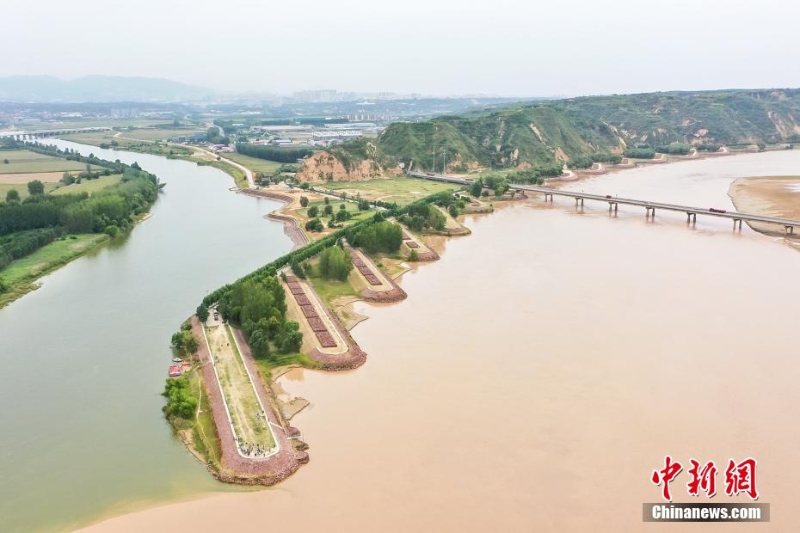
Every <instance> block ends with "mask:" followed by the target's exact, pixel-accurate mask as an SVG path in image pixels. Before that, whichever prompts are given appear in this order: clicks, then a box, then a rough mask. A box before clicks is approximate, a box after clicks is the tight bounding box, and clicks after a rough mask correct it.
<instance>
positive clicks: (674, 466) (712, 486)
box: [650, 455, 758, 502]
mask: <svg viewBox="0 0 800 533" xmlns="http://www.w3.org/2000/svg"><path fill="white" fill-rule="evenodd" d="M689 463H690V464H691V468H689V470H688V473H689V477H690V479H689V482H688V483H687V484H686V490H687V492H688V493H689V495H691V496H699V495H700V492H704V493H705V495H706V497H707V498H713V497H714V495H715V494H716V493H717V466H716V465H715V464H714V461H708V462H707V463H705V464H701V463H700V462H699V461H697V460H696V459H690V460H689ZM757 466H758V462H757V461H756V460H755V459H753V458H752V457H748V458H747V459H745V460H744V461H742V462H740V463H737V462H736V461H734V460H733V459H729V460H728V466H727V468H726V469H725V494H727V495H728V496H736V495H737V494H739V493H744V494H747V495H748V496H749V497H750V499H751V500H757V499H758V489H757V488H756V469H757ZM682 471H683V465H682V464H681V463H679V462H677V461H675V460H673V459H672V456H671V455H667V456H665V457H664V468H662V469H660V470H653V474H652V475H651V476H650V481H652V483H653V485H655V486H657V487H661V497H662V498H664V499H665V500H666V501H668V502H671V501H672V492H671V490H670V483H672V481H674V480H675V478H677V477H678V475H679V474H680V473H681V472H682Z"/></svg>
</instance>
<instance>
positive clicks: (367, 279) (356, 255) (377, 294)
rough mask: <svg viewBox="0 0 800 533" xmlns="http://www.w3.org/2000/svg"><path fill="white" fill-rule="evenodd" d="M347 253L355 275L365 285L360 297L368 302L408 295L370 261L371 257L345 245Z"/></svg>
mask: <svg viewBox="0 0 800 533" xmlns="http://www.w3.org/2000/svg"><path fill="white" fill-rule="evenodd" d="M345 249H346V251H347V253H349V254H350V258H351V259H352V261H353V266H354V267H356V268H355V275H357V276H358V277H359V278H361V279H362V280H363V282H364V283H363V284H364V285H365V286H366V288H364V289H363V290H362V291H361V297H362V298H364V299H365V300H367V301H370V302H380V303H390V302H399V301H400V300H405V299H406V298H407V297H408V295H407V294H406V291H404V290H403V289H401V288H400V286H399V285H397V283H395V281H394V280H393V279H392V278H391V277H389V276H388V275H386V274H385V273H384V272H382V271H381V269H379V268H378V267H377V265H375V263H373V262H372V259H370V258H369V257H367V256H366V255H365V254H363V253H362V252H361V251H360V250H356V249H355V248H353V247H351V246H349V245H347V246H346V247H345Z"/></svg>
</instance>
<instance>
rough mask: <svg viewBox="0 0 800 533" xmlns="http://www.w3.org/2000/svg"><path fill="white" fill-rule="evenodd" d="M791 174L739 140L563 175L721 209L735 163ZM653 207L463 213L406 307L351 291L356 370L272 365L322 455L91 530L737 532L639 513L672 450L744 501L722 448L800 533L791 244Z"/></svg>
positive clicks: (795, 261) (414, 277) (533, 206)
mask: <svg viewBox="0 0 800 533" xmlns="http://www.w3.org/2000/svg"><path fill="white" fill-rule="evenodd" d="M798 168H800V152H797V153H789V152H787V153H770V154H758V155H746V156H745V155H743V156H737V157H731V158H726V159H719V160H705V161H692V162H682V163H678V164H674V165H668V166H663V167H652V168H646V169H637V170H631V171H626V172H622V173H618V174H614V175H609V176H604V177H598V178H596V179H594V180H591V181H587V182H580V183H576V184H573V185H571V188H573V189H577V190H581V189H583V190H586V191H587V192H588V191H589V190H592V191H595V192H598V193H603V194H612V195H613V194H618V195H620V196H629V197H643V198H650V199H653V200H662V201H673V202H683V203H687V204H690V205H691V204H694V205H698V206H701V207H711V206H715V207H718V208H728V209H730V208H731V207H732V206H731V204H730V201H729V199H728V198H727V195H726V193H727V189H728V185H729V183H730V182H731V180H732V179H733V178H736V177H740V176H746V175H768V174H773V175H786V174H791V173H792V172H796V170H797V169H798ZM644 218H645V217H644V210H641V211H640V210H638V209H635V208H623V210H622V211H621V212H620V214H619V216H618V217H616V218H614V217H609V215H608V213H607V210H606V208H605V207H604V206H603V205H602V204H596V205H595V206H594V209H593V208H592V206H590V205H589V204H587V205H586V210H585V212H584V213H582V214H581V213H578V212H575V210H574V208H573V207H572V205H571V202H570V201H569V200H567V201H564V202H559V201H558V200H556V202H555V204H554V205H553V206H552V207H551V206H549V205H548V206H545V205H544V204H543V203H542V202H541V200H538V199H532V200H530V201H527V202H524V203H518V204H516V205H514V206H511V207H506V208H503V209H500V210H499V211H498V212H496V213H494V214H492V215H486V216H478V217H473V218H468V219H467V220H468V221H467V224H468V225H469V226H470V228H471V229H472V230H473V234H472V235H471V236H469V237H463V238H457V239H451V240H449V241H448V242H447V243H446V245H445V246H446V249H445V250H444V251H443V253H442V254H441V255H442V259H441V260H440V261H438V262H436V263H433V264H429V265H424V266H421V267H419V269H418V270H416V271H412V272H410V273H408V274H406V275H405V276H404V277H403V279H402V286H403V288H404V289H405V290H406V291H407V292H408V294H409V298H408V300H407V301H404V302H401V303H399V304H396V305H388V306H370V305H366V304H359V305H358V306H357V310H358V311H359V312H363V313H365V314H367V315H369V316H370V319H369V320H367V321H365V322H363V323H361V324H360V325H358V326H357V327H356V328H355V329H354V330H353V333H354V336H355V338H356V340H357V341H358V342H359V343H360V344H361V346H362V347H363V348H364V349H365V350H366V351H367V352H368V353H369V358H368V360H367V363H366V365H365V366H364V367H362V368H360V369H358V370H356V371H354V372H349V373H342V374H325V373H319V372H311V371H303V370H297V371H292V372H290V373H289V374H287V375H286V376H285V377H284V378H282V379H281V385H282V387H283V388H284V389H286V390H288V391H289V392H291V393H293V394H297V395H301V396H303V397H305V398H307V399H309V400H310V401H311V402H312V405H311V407H310V408H309V409H308V410H307V411H304V412H303V413H301V414H300V415H298V416H297V418H295V419H294V421H293V423H294V425H296V426H298V427H299V428H300V429H301V430H302V431H303V434H304V437H305V439H306V440H307V442H308V443H310V445H311V449H310V454H311V462H310V463H309V465H307V466H305V467H303V468H302V469H301V470H300V471H299V472H298V473H297V474H296V475H295V476H293V477H292V478H290V479H289V480H288V481H286V482H285V483H283V484H281V485H280V486H278V487H277V488H275V489H272V490H266V491H262V492H254V493H247V494H230V493H229V494H221V495H217V496H213V497H211V498H206V499H202V500H199V501H195V502H187V503H180V504H176V505H170V506H166V507H162V508H156V509H151V510H148V511H145V512H141V513H136V514H132V515H129V516H123V517H119V518H117V519H114V520H111V521H108V522H105V523H101V524H98V525H97V526H95V527H93V528H91V531H98V532H106V531H108V532H121V531H126V532H127V531H146V530H157V529H159V528H162V529H167V528H169V529H172V530H176V531H177V530H181V531H230V530H242V531H245V530H251V529H252V527H253V524H263V525H264V527H265V528H267V527H269V528H270V529H274V530H283V529H291V530H293V531H398V532H399V531H576V532H585V531H590V530H591V531H609V532H619V531H639V530H641V531H645V530H646V531H670V532H674V531H685V530H687V529H700V528H702V529H703V530H708V529H713V530H718V529H726V530H727V529H730V528H731V526H729V525H727V524H726V525H724V526H721V527H719V528H717V527H714V524H703V525H701V526H700V528H691V527H688V526H687V525H686V524H681V525H677V524H662V525H659V524H646V525H645V524H642V522H641V513H642V507H641V505H642V503H644V502H657V501H659V499H660V489H659V488H658V487H655V486H653V485H652V484H651V482H650V474H651V472H652V471H653V469H656V468H661V467H662V466H663V458H664V455H666V454H671V455H673V456H674V457H675V458H676V459H678V460H680V461H681V462H683V463H684V464H688V461H689V459H690V458H697V459H700V460H702V461H706V460H714V461H716V463H717V465H718V466H719V467H720V470H721V473H720V477H719V478H718V479H717V482H718V490H719V492H720V493H722V495H721V496H720V495H718V496H717V497H716V501H720V502H729V501H740V500H741V498H740V499H739V500H736V499H733V500H731V499H730V498H729V497H727V496H725V495H724V476H723V473H724V468H725V466H724V465H725V464H726V462H727V460H728V458H731V457H732V458H735V459H737V460H743V459H745V458H746V457H749V456H752V457H755V458H756V459H758V461H759V470H758V486H759V490H760V492H761V498H760V500H759V501H760V502H763V503H771V504H772V517H773V518H772V523H771V524H749V525H748V526H746V528H747V530H748V531H765V530H772V531H793V530H797V529H798V528H800V514H798V513H797V511H796V503H795V497H796V495H797V494H798V493H800V448H799V447H798V441H800V429H799V428H798V425H797V424H796V423H795V418H796V417H795V413H796V412H797V411H798V409H800V387H798V386H797V379H798V374H800V372H798V353H797V349H796V348H795V347H796V340H795V337H796V335H797V318H796V310H797V302H798V301H800V285H798V284H797V283H796V280H797V276H798V272H800V254H798V253H797V252H796V251H794V250H792V249H791V248H790V247H789V246H787V245H786V244H784V243H783V242H782V240H780V239H773V238H769V237H763V236H761V235H758V234H756V233H753V232H751V231H749V230H748V229H747V228H745V229H744V230H743V231H742V232H741V233H733V232H732V231H731V224H732V223H730V221H727V220H716V219H707V218H701V219H699V220H698V224H697V227H696V228H694V229H691V228H687V227H686V224H685V215H682V214H680V213H679V214H675V215H667V214H664V213H660V212H659V213H657V216H656V221H655V222H645V219H644ZM687 469H688V467H687ZM686 476H687V475H686V473H685V472H684V474H682V477H679V478H678V480H677V481H676V482H674V483H673V494H674V496H675V500H676V501H687V500H689V496H688V495H687V494H686V487H685V483H686V482H687V477H686ZM694 501H703V497H701V499H699V500H694ZM717 525H718V526H719V524H717ZM689 526H691V524H690V525H689ZM709 526H710V527H709ZM742 529H744V528H742Z"/></svg>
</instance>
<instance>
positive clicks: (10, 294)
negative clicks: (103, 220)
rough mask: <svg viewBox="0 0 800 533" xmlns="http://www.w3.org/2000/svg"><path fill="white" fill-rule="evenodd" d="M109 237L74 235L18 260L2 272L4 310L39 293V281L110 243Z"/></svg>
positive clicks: (2, 303) (1, 299) (1, 300)
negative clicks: (37, 291) (9, 305)
mask: <svg viewBox="0 0 800 533" xmlns="http://www.w3.org/2000/svg"><path fill="white" fill-rule="evenodd" d="M109 240H110V237H109V236H108V235H105V234H87V235H70V236H65V237H62V238H61V239H58V240H56V241H54V242H51V243H50V244H47V245H45V246H43V247H42V248H39V249H38V250H36V251H35V252H33V253H32V254H30V255H27V256H25V257H23V258H21V259H17V260H15V261H13V262H11V264H9V265H8V266H7V267H6V268H4V269H2V270H0V279H2V281H3V284H4V285H5V290H4V291H0V308H3V307H5V306H6V305H8V304H10V303H12V302H14V301H15V300H17V299H19V298H22V297H23V296H25V295H26V294H28V293H29V292H31V291H35V290H36V289H38V288H39V287H41V284H38V283H36V282H37V281H38V280H39V279H41V278H43V277H44V276H46V275H48V274H50V273H51V272H53V271H55V270H57V269H59V268H61V267H62V266H64V265H66V264H68V263H69V262H71V261H74V260H75V259H77V258H79V257H81V256H83V255H85V254H87V253H89V252H91V251H94V250H96V249H98V248H99V247H100V246H101V245H102V244H104V243H106V242H108V241H109Z"/></svg>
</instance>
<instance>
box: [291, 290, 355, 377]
mask: <svg viewBox="0 0 800 533" xmlns="http://www.w3.org/2000/svg"><path fill="white" fill-rule="evenodd" d="M285 290H286V291H287V305H288V307H289V310H290V312H291V313H292V314H294V315H295V316H296V317H297V320H298V322H299V323H300V324H301V331H302V332H303V336H304V338H305V339H306V340H307V341H311V340H312V339H313V342H311V344H313V347H312V348H311V349H310V350H308V356H309V357H310V358H311V359H312V360H314V361H315V362H316V363H317V364H318V365H319V366H320V367H321V368H323V369H325V370H352V369H354V368H358V367H359V366H361V365H363V364H364V362H365V361H366V360H367V354H366V353H365V352H364V351H363V350H362V349H361V347H359V345H358V344H356V342H355V340H353V337H352V336H351V335H350V333H349V332H348V331H347V330H346V329H345V328H344V326H342V324H341V322H340V321H339V318H338V317H337V316H336V314H335V313H333V312H331V310H330V309H328V307H327V306H326V305H324V304H323V303H322V300H321V299H320V298H319V295H317V293H316V291H314V289H313V288H312V287H311V286H310V285H309V284H308V283H306V282H303V281H301V280H299V279H298V278H297V277H296V276H293V275H292V276H286V283H285Z"/></svg>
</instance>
